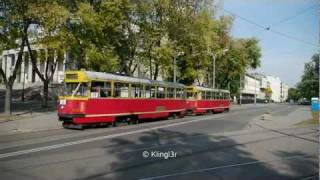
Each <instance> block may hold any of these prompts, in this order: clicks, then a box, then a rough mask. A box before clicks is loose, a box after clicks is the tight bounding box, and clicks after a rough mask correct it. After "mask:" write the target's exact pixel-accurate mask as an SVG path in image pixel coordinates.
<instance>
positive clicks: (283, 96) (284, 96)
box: [280, 82, 289, 102]
mask: <svg viewBox="0 0 320 180" xmlns="http://www.w3.org/2000/svg"><path fill="white" fill-rule="evenodd" d="M288 91H289V86H288V85H287V84H286V83H284V82H281V94H280V102H285V101H286V100H287V99H288Z"/></svg>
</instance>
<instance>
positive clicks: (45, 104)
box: [42, 81, 49, 107]
mask: <svg viewBox="0 0 320 180" xmlns="http://www.w3.org/2000/svg"><path fill="white" fill-rule="evenodd" d="M48 91H49V81H44V82H43V98H42V107H48V97H49V93H48Z"/></svg>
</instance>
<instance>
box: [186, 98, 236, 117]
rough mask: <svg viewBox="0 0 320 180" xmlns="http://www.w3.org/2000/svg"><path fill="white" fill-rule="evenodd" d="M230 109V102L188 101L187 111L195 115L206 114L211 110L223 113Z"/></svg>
mask: <svg viewBox="0 0 320 180" xmlns="http://www.w3.org/2000/svg"><path fill="white" fill-rule="evenodd" d="M229 108H230V102H229V101H228V100H222V99H220V100H187V109H188V110H189V111H191V112H193V113H195V114H204V113H206V112H207V111H209V110H212V111H213V112H223V111H225V110H228V109H229Z"/></svg>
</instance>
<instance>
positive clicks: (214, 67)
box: [212, 54, 216, 89]
mask: <svg viewBox="0 0 320 180" xmlns="http://www.w3.org/2000/svg"><path fill="white" fill-rule="evenodd" d="M215 86H216V56H215V55H214V54H212V88H213V89H214V88H215Z"/></svg>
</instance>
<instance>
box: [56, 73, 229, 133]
mask: <svg viewBox="0 0 320 180" xmlns="http://www.w3.org/2000/svg"><path fill="white" fill-rule="evenodd" d="M64 81H65V88H66V89H65V91H64V93H65V94H64V96H61V97H59V101H60V102H59V105H58V116H59V120H60V121H63V125H64V127H70V126H73V127H74V126H80V127H82V126H83V125H89V124H112V125H114V126H116V123H117V122H127V123H136V122H138V121H139V120H142V119H144V120H146V119H156V118H169V117H174V118H175V117H177V116H178V117H183V116H185V114H186V112H187V111H189V112H192V113H194V114H204V113H206V112H208V111H212V112H222V111H225V110H229V106H230V103H229V99H228V97H229V92H228V91H226V90H216V89H210V88H204V87H199V86H190V87H187V86H185V85H183V84H179V83H171V82H163V81H153V80H149V79H141V78H134V77H128V76H121V75H115V74H109V73H101V72H91V71H66V72H65V80H64Z"/></svg>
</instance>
